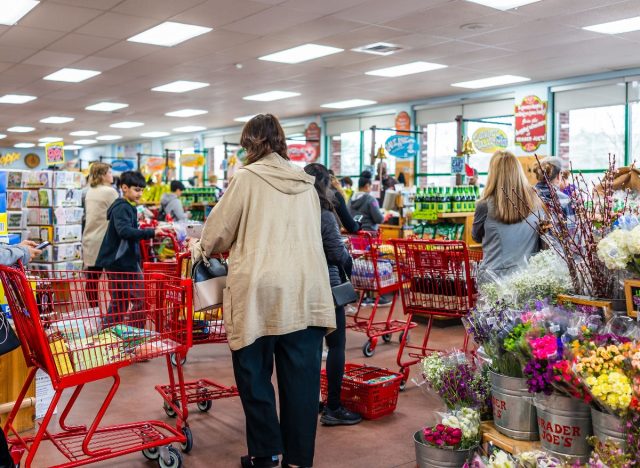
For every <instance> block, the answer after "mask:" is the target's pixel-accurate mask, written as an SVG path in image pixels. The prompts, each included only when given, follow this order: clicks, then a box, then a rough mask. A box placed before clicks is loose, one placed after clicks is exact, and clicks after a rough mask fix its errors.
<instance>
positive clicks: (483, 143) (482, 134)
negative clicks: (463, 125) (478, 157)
mask: <svg viewBox="0 0 640 468" xmlns="http://www.w3.org/2000/svg"><path fill="white" fill-rule="evenodd" d="M471 141H472V142H473V146H474V147H475V149H477V150H478V151H480V152H481V153H495V152H496V151H499V150H503V149H506V147H507V146H509V139H508V138H507V134H506V133H505V132H504V131H503V130H502V129H500V128H495V127H480V128H479V129H477V130H476V131H475V132H473V135H472V136H471Z"/></svg>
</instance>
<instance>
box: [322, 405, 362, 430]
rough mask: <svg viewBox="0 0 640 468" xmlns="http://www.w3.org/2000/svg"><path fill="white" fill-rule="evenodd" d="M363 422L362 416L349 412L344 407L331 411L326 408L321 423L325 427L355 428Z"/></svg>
mask: <svg viewBox="0 0 640 468" xmlns="http://www.w3.org/2000/svg"><path fill="white" fill-rule="evenodd" d="M360 421H362V416H360V415H359V414H357V413H353V412H351V411H349V410H348V409H347V408H345V407H344V406H341V407H340V408H338V409H337V410H330V409H329V408H328V407H325V408H324V410H323V411H322V416H320V422H321V423H322V424H324V425H325V426H353V425H354V424H358V423H359V422H360Z"/></svg>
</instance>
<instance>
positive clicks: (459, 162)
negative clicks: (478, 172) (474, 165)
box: [451, 156, 464, 174]
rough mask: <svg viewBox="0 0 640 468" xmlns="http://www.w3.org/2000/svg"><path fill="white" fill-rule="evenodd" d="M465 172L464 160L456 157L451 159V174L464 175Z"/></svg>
mask: <svg viewBox="0 0 640 468" xmlns="http://www.w3.org/2000/svg"><path fill="white" fill-rule="evenodd" d="M463 172H464V158H461V157H459V156H454V157H452V158H451V173H452V174H462V173H463Z"/></svg>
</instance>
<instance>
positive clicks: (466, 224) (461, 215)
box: [394, 212, 482, 250]
mask: <svg viewBox="0 0 640 468" xmlns="http://www.w3.org/2000/svg"><path fill="white" fill-rule="evenodd" d="M474 218H475V213H474V212H457V213H456V212H450V213H449V212H448V213H437V215H436V219H433V220H426V221H423V220H419V219H412V226H413V227H414V228H415V226H416V225H417V224H418V223H419V222H428V223H429V224H438V223H442V222H447V223H453V224H462V225H463V231H462V237H461V238H460V239H459V240H461V241H463V242H464V243H465V244H467V247H468V248H469V249H472V250H481V249H482V245H481V244H478V243H477V242H476V241H474V240H473V238H472V237H471V231H472V229H473V220H474ZM394 227H395V228H398V226H394ZM412 233H413V232H412ZM403 237H407V235H406V231H405V235H404V236H403ZM425 238H426V237H425ZM451 240H454V239H451Z"/></svg>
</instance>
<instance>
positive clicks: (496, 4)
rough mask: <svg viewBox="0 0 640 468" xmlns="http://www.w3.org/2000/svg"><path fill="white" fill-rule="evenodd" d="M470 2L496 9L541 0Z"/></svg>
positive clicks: (519, 5) (474, 0) (515, 6)
mask: <svg viewBox="0 0 640 468" xmlns="http://www.w3.org/2000/svg"><path fill="white" fill-rule="evenodd" d="M467 1H468V2H473V3H477V4H479V5H484V6H488V7H490V8H495V9H496V10H502V11H505V10H511V9H512V8H518V7H521V6H524V5H529V4H530V3H536V2H539V1H540V0H467Z"/></svg>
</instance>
